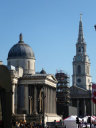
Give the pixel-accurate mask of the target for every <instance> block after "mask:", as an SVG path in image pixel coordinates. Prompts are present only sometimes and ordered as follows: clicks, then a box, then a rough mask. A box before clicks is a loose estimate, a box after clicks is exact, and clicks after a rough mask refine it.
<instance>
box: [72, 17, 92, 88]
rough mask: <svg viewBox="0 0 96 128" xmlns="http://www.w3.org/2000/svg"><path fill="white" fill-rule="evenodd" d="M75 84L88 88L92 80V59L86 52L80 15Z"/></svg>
mask: <svg viewBox="0 0 96 128" xmlns="http://www.w3.org/2000/svg"><path fill="white" fill-rule="evenodd" d="M72 77H73V86H74V85H75V86H78V87H80V88H83V89H88V87H89V83H90V82H91V76H90V60H89V57H88V55H87V54H86V43H85V41H84V37H83V26H82V19H81V15H80V22H79V33H78V41H77V43H76V55H75V56H74V58H73V75H72Z"/></svg>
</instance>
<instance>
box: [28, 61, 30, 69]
mask: <svg viewBox="0 0 96 128" xmlns="http://www.w3.org/2000/svg"><path fill="white" fill-rule="evenodd" d="M28 69H30V61H28Z"/></svg>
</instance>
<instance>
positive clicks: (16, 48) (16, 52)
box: [8, 34, 35, 59]
mask: <svg viewBox="0 0 96 128" xmlns="http://www.w3.org/2000/svg"><path fill="white" fill-rule="evenodd" d="M19 38H20V40H19V42H18V43H17V44H15V45H13V47H12V48H11V49H10V51H9V53H8V59H16V58H27V59H31V58H33V59H35V56H34V52H33V51H32V48H31V47H30V46H29V45H28V44H25V43H24V41H23V40H22V34H20V36H19Z"/></svg>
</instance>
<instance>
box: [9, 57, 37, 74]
mask: <svg viewBox="0 0 96 128" xmlns="http://www.w3.org/2000/svg"><path fill="white" fill-rule="evenodd" d="M7 65H13V66H15V67H22V68H23V72H24V74H35V59H8V61H7Z"/></svg>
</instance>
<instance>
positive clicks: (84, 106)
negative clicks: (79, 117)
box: [83, 99, 86, 116]
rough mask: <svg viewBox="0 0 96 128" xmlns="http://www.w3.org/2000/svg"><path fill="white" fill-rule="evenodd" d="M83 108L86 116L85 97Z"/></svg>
mask: <svg viewBox="0 0 96 128" xmlns="http://www.w3.org/2000/svg"><path fill="white" fill-rule="evenodd" d="M83 108H84V116H86V103H85V99H84V104H83Z"/></svg>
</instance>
